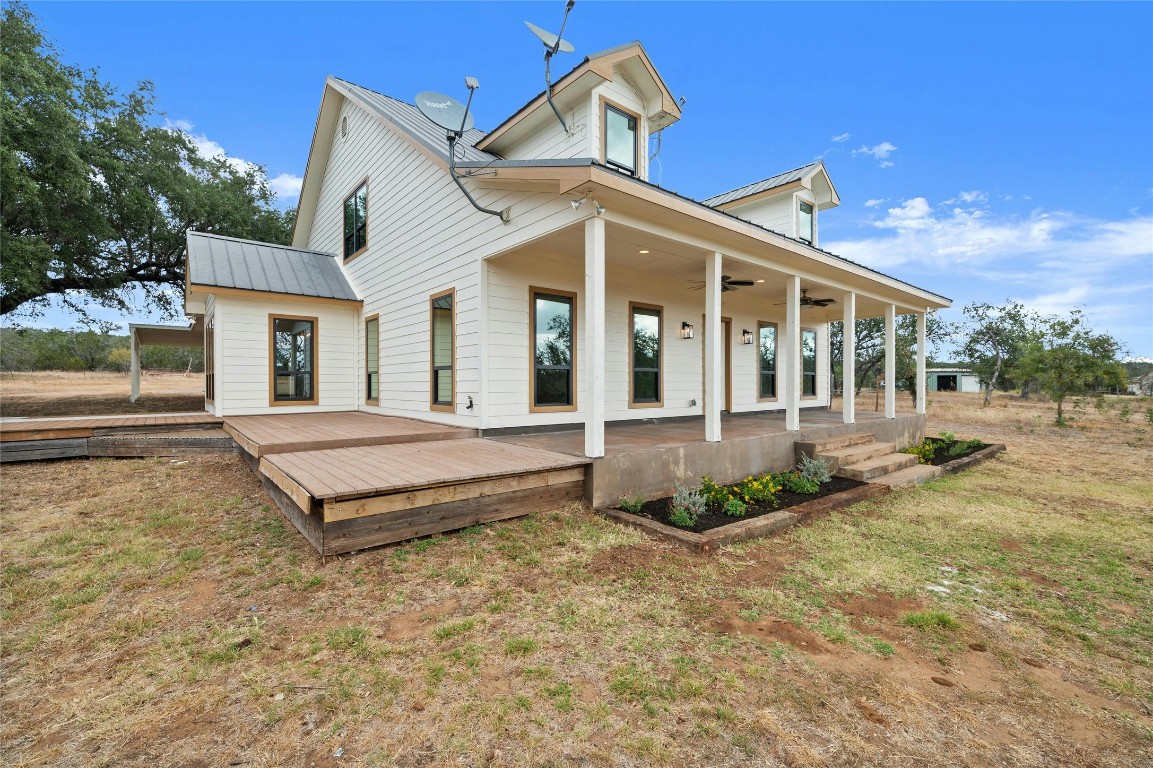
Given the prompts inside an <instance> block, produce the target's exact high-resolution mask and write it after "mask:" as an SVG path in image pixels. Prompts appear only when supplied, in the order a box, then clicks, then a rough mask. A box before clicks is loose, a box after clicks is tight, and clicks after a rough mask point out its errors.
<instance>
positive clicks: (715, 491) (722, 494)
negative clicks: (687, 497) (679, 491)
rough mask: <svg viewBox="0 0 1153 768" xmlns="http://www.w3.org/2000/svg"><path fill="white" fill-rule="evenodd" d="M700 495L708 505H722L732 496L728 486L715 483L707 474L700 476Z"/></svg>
mask: <svg viewBox="0 0 1153 768" xmlns="http://www.w3.org/2000/svg"><path fill="white" fill-rule="evenodd" d="M701 495H702V496H704V497H705V503H706V504H709V505H714V504H715V505H717V506H720V505H723V504H725V503H726V502H728V500H729V499H731V498H733V494H732V491H730V490H729V488H728V486H725V485H717V484H716V483H715V482H713V479H712V478H711V477H709V476H708V475H705V476H704V477H702V478H701Z"/></svg>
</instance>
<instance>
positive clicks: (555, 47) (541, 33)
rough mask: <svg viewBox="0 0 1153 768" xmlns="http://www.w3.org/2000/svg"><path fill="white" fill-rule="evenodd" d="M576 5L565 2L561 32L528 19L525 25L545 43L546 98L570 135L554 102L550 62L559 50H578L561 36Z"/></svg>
mask: <svg viewBox="0 0 1153 768" xmlns="http://www.w3.org/2000/svg"><path fill="white" fill-rule="evenodd" d="M574 5H576V0H568V2H567V3H565V7H564V19H563V20H561V23H560V32H559V33H557V34H555V35H554V34H553V33H552V32H549V31H548V30H545V29H541V28H540V27H538V26H537V25H536V24H533V23H531V22H528V21H526V22H525V26H526V27H528V28H529V30H530V31H531V32H532V33H533V34H534V35H536V36H537V37H538V38H539V39H540V41H541V42H542V43H544V86H545V88H544V95H545V98H546V99H548V105H549V106H550V107H552V111H553V114H555V115H556V119H557V120H559V121H560V126H561V128H564V132H565V133H566V134H569V135H571V133H572V132H571V131H570V130H569V127H568V125H567V124H566V123H565V121H564V118H563V117H562V116H561V113H560V110H559V109H557V108H556V104H554V103H553V100H552V68H551V66H550V63H551V62H552V57H553V56H555V55H557V53H558V52H563V53H572V52H573V51H574V50H576V49H575V48H573V46H572V43H570V42H569V41H568V40H565V39H564V38H562V37H561V35H563V34H564V27H565V24H567V23H568V15H569V11H571V10H572V7H573V6H574Z"/></svg>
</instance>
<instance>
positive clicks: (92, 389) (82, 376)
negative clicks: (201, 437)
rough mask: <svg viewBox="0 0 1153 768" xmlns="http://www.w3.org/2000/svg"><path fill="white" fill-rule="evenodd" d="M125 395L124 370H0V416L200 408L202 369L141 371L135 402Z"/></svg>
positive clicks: (128, 386)
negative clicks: (138, 394) (138, 393)
mask: <svg viewBox="0 0 1153 768" xmlns="http://www.w3.org/2000/svg"><path fill="white" fill-rule="evenodd" d="M131 394H132V380H131V379H130V378H129V376H128V374H126V373H107V372H93V373H66V372H64V371H37V372H34V373H0V397H2V398H3V404H2V407H0V415H3V416H5V417H9V418H10V417H13V416H27V417H33V418H35V417H50V416H105V415H119V414H129V413H183V412H189V411H203V410H204V374H203V373H190V374H188V375H184V374H182V373H151V372H145V373H144V374H143V375H142V376H141V377H140V397H139V399H137V401H136V402H135V403H133V402H129V400H128V398H129V396H130V395H131Z"/></svg>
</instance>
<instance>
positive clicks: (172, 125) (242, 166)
mask: <svg viewBox="0 0 1153 768" xmlns="http://www.w3.org/2000/svg"><path fill="white" fill-rule="evenodd" d="M165 127H167V128H169V129H171V130H176V131H180V132H181V133H183V134H184V135H186V136H187V137H188V140H189V141H191V142H192V145H193V146H194V147H196V151H197V152H198V153H199V154H200V155H201V157H212V158H219V159H221V160H224V162H226V163H228V164H229V165H230V166H231V167H232V168H233V169H234V170H236V172H237V173H245V172H246V171H248V170H249V169H253V168H256V167H257V165H256V163H251V162H249V161H248V160H245V159H244V158H242V157H232V156H231V155H229V154H228V152H227V151H226V150H225V149H224V147H223V146H221V145H220V144H219V143H218V142H216V141H213V140H212V139H210V138H208V137H207V136H205V135H204V134H203V133H193V128H195V125H193V123H191V122H189V121H188V120H168V121H167V122H166V123H165ZM303 183H304V180H303V179H302V178H300V177H299V176H294V175H292V174H290V173H282V174H280V175H279V176H277V177H276V178H272V179H269V180H268V186H269V188H271V189H272V191H273V192H275V193H276V196H277V197H278V198H280V199H281V201H288V200H291V199H292V198H295V197H297V196H298V195H299V194H300V188H301V185H302V184H303Z"/></svg>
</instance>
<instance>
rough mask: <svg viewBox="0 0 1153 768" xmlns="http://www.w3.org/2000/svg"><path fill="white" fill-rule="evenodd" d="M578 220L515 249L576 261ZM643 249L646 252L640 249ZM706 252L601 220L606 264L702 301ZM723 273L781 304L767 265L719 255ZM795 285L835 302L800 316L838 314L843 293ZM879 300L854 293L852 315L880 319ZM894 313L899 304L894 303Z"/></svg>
mask: <svg viewBox="0 0 1153 768" xmlns="http://www.w3.org/2000/svg"><path fill="white" fill-rule="evenodd" d="M584 247H585V241H584V225H583V222H581V223H578V224H575V225H573V226H571V227H568V228H565V229H561V230H558V231H556V232H554V233H552V234H550V235H548V236H546V237H544V238H541V239H540V240H537V241H536V242H534V243H533V244H532V245H530V246H526V248H524V249H521V250H529V249H532V248H542V249H545V250H547V251H549V252H550V253H555V254H557V255H559V256H562V257H564V258H566V259H569V260H573V261H575V262H577V263H580V261H581V260H583V259H584ZM641 251H647V253H641ZM710 253H711V251H708V250H705V249H703V248H699V247H697V246H694V245H692V244H690V243H686V242H682V241H678V240H673V239H670V238H667V237H664V236H661V235H657V234H653V233H650V232H644V231H642V230H639V229H635V228H633V227H628V226H625V225H623V224H618V223H614V222H612V221H609V222H607V225H606V226H605V256H606V259H607V261H608V263H609V265H611V266H613V267H616V268H620V269H627V270H631V271H634V272H640V273H644V274H651V275H659V276H661V277H665V278H669V277H671V278H674V279H676V280H680V281H682V282H683V283H684V289H685V290H686V291H689V292H692V293H696V294H699V295H700V297H701V304H702V305H703V304H704V291H703V288H704V279H705V259H706V257H707V256H708V255H709V254H710ZM722 265H723V266H722V269H723V271H724V274H726V275H729V276H730V277H732V278H733V279H734V280H754V281H763V282H758V283H756V284H755V285H752V286H741V287H738V288H736V291H739V292H740V293H741V295H742V297H749V298H751V299H753V300H757V301H765V302H768V303H770V304H778V303H779V304H782V305H783V304H784V303H785V278H786V277H787V275H788V273H786V272H784V271H779V270H774V269H769V268H768V267H762V266H758V265H754V264H749V263H748V262H744V261H740V260H738V259H736V258H733V257H728V256H726V257H724V259H723V262H722ZM801 287H802V288H804V289H807V290H808V291H809V293H810V295H812V296H813V297H815V298H822V299H823V298H833V299H836V302H837V303H836V304H833V305H831V306H829V307H825V308H819V307H810V308H802V316H804V317H810V318H820V319H827V320H837V319H839V318H840V317H841V307H842V306H844V300H845V296H847V295H848V292H847V291H845V290H842V289H838V288H834V287H832V286H829V285H827V284H825V283H821V282H818V281H814V280H804V279H802V280H801ZM885 306H886V304H885V302H883V301H879V300H876V299H872V298H870V297H868V296H864V295H862V294H860V293H858V294H857V307H856V309H857V317H882V316H884V314H885ZM897 311H898V313H902V308H901V307H898V310H897Z"/></svg>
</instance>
